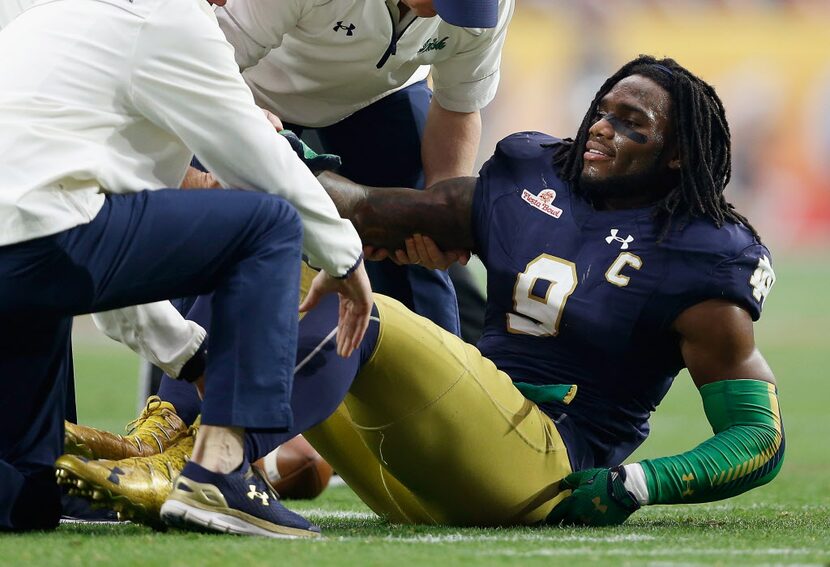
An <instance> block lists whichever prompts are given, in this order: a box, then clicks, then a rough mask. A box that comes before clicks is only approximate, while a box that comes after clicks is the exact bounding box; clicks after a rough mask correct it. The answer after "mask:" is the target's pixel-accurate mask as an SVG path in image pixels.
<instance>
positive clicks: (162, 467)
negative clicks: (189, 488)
mask: <svg viewBox="0 0 830 567" xmlns="http://www.w3.org/2000/svg"><path fill="white" fill-rule="evenodd" d="M199 421H200V420H198V419H197V420H196V422H195V423H194V424H193V425H191V426H190V427H189V428H188V429H187V435H185V436H184V437H182V438H181V439H179V440H178V441H176V442H175V443H174V444H173V445H171V446H170V447H168V448H167V450H166V451H163V452H161V453H158V454H156V455H151V456H149V457H132V458H131V459H125V461H131V462H130V463H129V465H132V466H144V467H146V468H147V469H148V470H149V472H150V473H151V474H152V473H153V472H159V473H161V474H162V475H164V476H165V477H166V478H167V479H168V480H170V481H172V480H173V479H174V478H175V477H176V475H178V474H179V473H180V472H181V470H182V469H183V468H184V465H185V463H187V461H189V460H190V457H191V455H192V454H193V443H194V440H195V438H196V432H197V431H198V430H199ZM125 464H127V463H125Z"/></svg>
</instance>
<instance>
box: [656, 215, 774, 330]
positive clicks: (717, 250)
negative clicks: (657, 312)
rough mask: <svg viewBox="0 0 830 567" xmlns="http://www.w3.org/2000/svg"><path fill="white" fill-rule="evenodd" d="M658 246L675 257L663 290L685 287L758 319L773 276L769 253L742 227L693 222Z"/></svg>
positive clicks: (696, 220)
mask: <svg viewBox="0 0 830 567" xmlns="http://www.w3.org/2000/svg"><path fill="white" fill-rule="evenodd" d="M663 247H664V249H668V251H670V252H672V253H673V254H672V256H673V258H674V259H675V260H674V262H673V264H672V265H673V269H672V275H671V276H670V277H669V278H668V279H667V281H666V285H667V286H668V287H671V288H674V289H675V290H677V289H683V288H685V287H687V286H688V287H690V288H693V289H694V294H698V295H699V294H700V293H701V291H703V292H704V295H705V296H706V297H711V298H721V299H726V300H729V301H732V302H734V303H737V304H738V305H741V306H743V307H744V308H746V309H747V310H748V311H749V313H750V315H751V316H752V319H753V320H757V319H758V318H759V317H760V315H761V309H762V308H763V304H764V301H765V300H766V297H767V295H769V293H770V289H771V288H772V285H773V284H774V283H775V272H774V271H773V268H772V255H771V253H770V251H769V249H768V248H767V247H766V246H765V245H764V244H762V243H761V242H760V241H759V240H758V238H757V237H756V236H755V235H754V234H752V231H750V230H749V229H748V228H747V227H746V226H744V225H742V224H736V223H731V222H725V223H724V224H723V226H721V227H718V226H717V225H715V223H714V222H712V221H711V220H708V219H694V220H692V221H691V222H690V223H689V224H688V225H686V226H685V227H684V228H683V229H682V230H680V231H672V234H671V236H669V237H668V238H667V239H666V240H664V242H663ZM672 293H674V292H672ZM698 299H700V298H698Z"/></svg>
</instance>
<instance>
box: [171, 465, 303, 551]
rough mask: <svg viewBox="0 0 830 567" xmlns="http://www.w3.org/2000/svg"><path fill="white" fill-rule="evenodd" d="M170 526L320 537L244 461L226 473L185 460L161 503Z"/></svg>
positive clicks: (283, 535) (291, 536)
mask: <svg viewBox="0 0 830 567" xmlns="http://www.w3.org/2000/svg"><path fill="white" fill-rule="evenodd" d="M161 519H162V521H164V523H166V524H167V525H169V526H173V527H177V528H183V529H190V530H196V531H210V532H222V533H232V534H243V535H259V536H266V537H280V538H299V537H319V536H320V528H318V527H317V526H315V525H314V524H312V523H311V522H309V521H308V520H306V519H305V518H303V517H302V516H300V515H299V514H295V513H294V512H292V511H291V510H289V509H288V508H286V507H285V506H283V505H282V504H281V503H280V501H279V497H278V496H277V493H276V492H274V489H273V488H271V485H270V484H268V483H267V482H266V481H265V480H264V479H263V478H262V477H261V476H260V474H259V471H257V470H256V469H255V468H254V467H252V466H251V465H250V463H248V461H245V462H244V463H242V466H241V467H240V468H239V469H237V470H236V471H234V472H232V473H229V474H218V473H214V472H211V471H209V470H207V469H205V468H203V467H201V466H199V465H197V464H196V463H194V462H192V461H190V462H188V463H187V464H186V465H185V467H184V469H183V470H182V472H181V473H180V474H179V476H178V478H177V479H176V481H175V483H174V484H173V491H172V492H171V493H170V496H168V497H167V500H165V501H164V504H163V505H162V507H161Z"/></svg>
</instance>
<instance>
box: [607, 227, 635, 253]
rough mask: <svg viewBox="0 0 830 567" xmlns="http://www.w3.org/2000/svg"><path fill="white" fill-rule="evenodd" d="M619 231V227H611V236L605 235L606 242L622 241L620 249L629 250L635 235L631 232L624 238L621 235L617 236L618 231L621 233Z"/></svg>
mask: <svg viewBox="0 0 830 567" xmlns="http://www.w3.org/2000/svg"><path fill="white" fill-rule="evenodd" d="M619 232H620V231H619V230H618V229H616V228H612V229H611V236H606V237H605V242H607V243H608V244H611V243H612V242H614V241H615V240H616V241H617V242H619V243H620V250H628V245H629V244H631V243H632V242H634V237H633V236H631V235H630V234H629V235H628V236H626V237H625V238H622V237H620V236H617V233H619Z"/></svg>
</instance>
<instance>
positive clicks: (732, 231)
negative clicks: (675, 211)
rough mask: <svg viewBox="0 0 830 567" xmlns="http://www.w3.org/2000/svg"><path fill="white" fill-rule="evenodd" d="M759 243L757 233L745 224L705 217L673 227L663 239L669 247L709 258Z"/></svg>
mask: <svg viewBox="0 0 830 567" xmlns="http://www.w3.org/2000/svg"><path fill="white" fill-rule="evenodd" d="M759 244H760V242H759V241H758V239H757V238H756V237H755V235H753V234H752V232H751V231H750V230H749V229H748V228H746V227H745V226H744V225H742V224H735V223H732V222H725V223H724V224H723V225H722V226H720V227H718V226H717V225H716V224H715V223H714V222H712V221H711V220H709V219H706V218H694V219H691V220H690V221H689V222H688V224H686V225H685V226H683V227H682V229H681V230H679V231H674V230H673V231H671V232H670V233H669V235H668V236H667V238H666V240H665V241H664V245H665V246H666V247H668V248H671V249H673V250H676V251H678V252H685V253H687V254H691V255H695V256H701V257H706V258H707V259H708V261H712V260H715V258H720V259H723V260H725V259H728V258H732V257H735V256H737V255H739V254H740V253H741V252H742V251H743V250H745V249H747V248H749V247H752V246H754V245H759ZM715 261H717V260H715Z"/></svg>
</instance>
